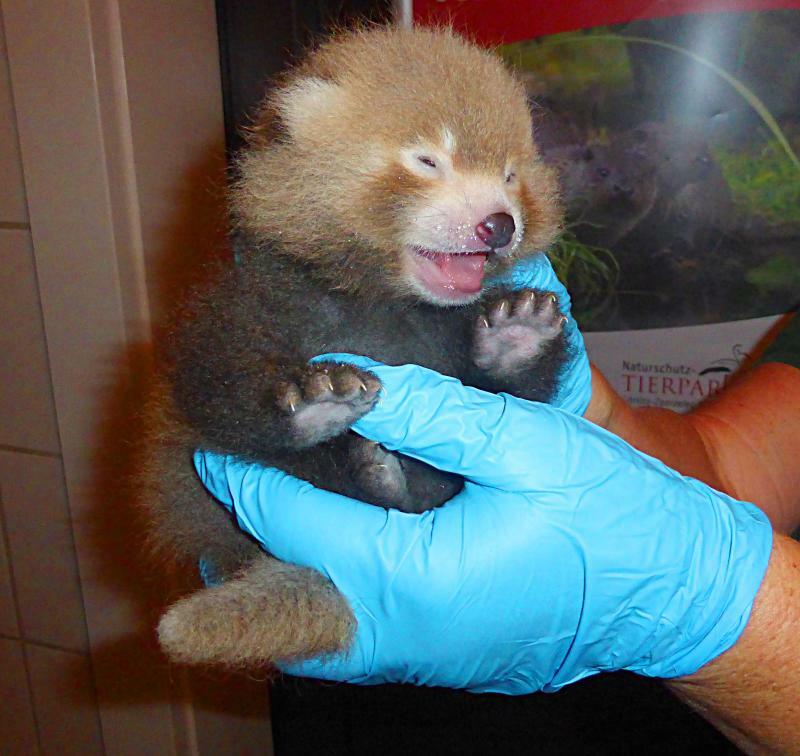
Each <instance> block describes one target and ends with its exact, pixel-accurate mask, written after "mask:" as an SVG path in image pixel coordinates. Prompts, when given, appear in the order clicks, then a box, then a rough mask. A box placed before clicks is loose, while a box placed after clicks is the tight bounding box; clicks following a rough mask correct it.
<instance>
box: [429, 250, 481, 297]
mask: <svg viewBox="0 0 800 756" xmlns="http://www.w3.org/2000/svg"><path fill="white" fill-rule="evenodd" d="M434 262H435V263H436V265H437V267H438V268H439V270H441V271H442V273H444V275H445V276H446V277H447V279H448V282H449V283H450V284H451V285H452V286H453V287H454V288H456V289H458V290H459V291H463V292H473V291H478V290H479V289H480V288H481V283H482V282H483V266H484V265H485V264H486V255H446V254H441V253H440V254H437V255H436V257H435V258H434Z"/></svg>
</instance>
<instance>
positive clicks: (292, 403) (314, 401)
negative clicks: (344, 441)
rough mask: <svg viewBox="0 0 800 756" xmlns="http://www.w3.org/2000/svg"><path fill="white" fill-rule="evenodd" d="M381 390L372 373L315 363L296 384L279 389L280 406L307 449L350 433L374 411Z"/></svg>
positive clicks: (297, 440)
mask: <svg viewBox="0 0 800 756" xmlns="http://www.w3.org/2000/svg"><path fill="white" fill-rule="evenodd" d="M380 388H381V384H380V381H379V380H378V379H377V378H376V377H375V376H374V375H373V374H372V373H368V372H366V371H364V370H359V369H358V368H356V367H354V366H353V365H339V364H336V363H334V362H315V363H313V364H311V365H309V366H308V368H307V369H306V371H305V373H304V374H303V376H302V377H301V378H300V379H299V380H298V381H297V382H296V383H282V384H280V385H279V386H278V387H277V402H278V406H279V407H280V408H281V409H282V410H283V411H284V412H285V413H286V414H287V415H288V416H289V422H290V425H291V433H292V435H293V436H294V439H295V441H296V442H297V444H298V445H299V446H300V447H307V446H313V445H314V444H318V443H321V442H322V441H326V440H327V439H329V438H333V437H334V436H338V435H339V434H340V433H343V432H344V431H346V430H347V429H348V428H349V427H350V425H352V424H353V423H354V422H355V421H356V420H358V418H360V417H361V416H362V415H365V414H366V413H367V412H369V411H370V410H371V409H372V407H373V406H374V404H375V402H376V401H377V399H378V391H380Z"/></svg>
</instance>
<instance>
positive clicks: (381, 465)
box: [350, 437, 410, 511]
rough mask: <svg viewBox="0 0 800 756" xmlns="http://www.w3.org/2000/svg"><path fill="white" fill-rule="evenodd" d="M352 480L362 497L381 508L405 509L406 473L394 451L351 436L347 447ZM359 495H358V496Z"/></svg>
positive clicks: (407, 500) (406, 495)
mask: <svg viewBox="0 0 800 756" xmlns="http://www.w3.org/2000/svg"><path fill="white" fill-rule="evenodd" d="M350 463H351V465H352V469H353V480H355V482H356V483H357V484H358V487H359V489H361V492H362V494H363V496H364V500H365V501H368V502H369V503H370V504H377V505H378V506H381V507H393V508H394V509H401V510H403V511H409V510H408V507H409V505H410V501H409V494H408V487H407V485H406V474H405V472H404V470H403V466H402V464H401V462H400V457H399V456H398V455H397V454H393V453H392V452H389V451H386V449H384V448H383V447H382V446H381V445H380V444H377V443H375V442H374V441H369V440H368V439H366V438H360V437H359V438H355V439H353V443H352V445H351V447H350ZM359 498H360V497H359Z"/></svg>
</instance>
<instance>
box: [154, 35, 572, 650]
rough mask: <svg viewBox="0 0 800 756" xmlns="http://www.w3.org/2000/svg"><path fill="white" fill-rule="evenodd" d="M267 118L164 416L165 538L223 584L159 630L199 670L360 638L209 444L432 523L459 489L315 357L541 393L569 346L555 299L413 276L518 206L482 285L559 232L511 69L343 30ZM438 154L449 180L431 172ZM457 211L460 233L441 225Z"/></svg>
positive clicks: (437, 42)
mask: <svg viewBox="0 0 800 756" xmlns="http://www.w3.org/2000/svg"><path fill="white" fill-rule="evenodd" d="M376 53H379V55H378V56H377V57H376ZM434 82H435V84H436V87H432V86H431V85H432V84H433V83H434ZM264 114H265V115H264V117H265V118H266V119H268V122H265V124H264V129H263V130H260V131H259V130H257V131H256V135H255V137H254V139H253V144H252V146H251V148H250V149H249V150H248V151H247V152H246V153H245V155H244V156H243V158H242V160H241V163H240V169H241V177H240V180H239V182H238V185H237V187H236V189H235V192H234V197H233V206H234V210H235V219H236V225H237V227H238V230H237V232H236V234H235V236H234V245H235V250H236V253H237V255H236V257H237V261H238V264H236V265H231V266H228V267H225V268H223V269H222V270H220V272H219V275H218V276H217V281H216V283H215V284H214V286H212V287H210V288H207V289H205V290H204V291H202V292H198V293H197V294H196V295H195V296H194V297H193V298H192V299H191V301H190V303H189V305H188V307H187V308H186V309H185V310H184V311H183V312H182V313H181V316H180V317H179V318H178V319H176V321H175V325H174V327H173V329H172V333H171V337H170V338H169V340H168V342H167V344H166V348H165V350H164V351H165V354H166V360H165V369H164V375H165V376H166V381H167V383H168V386H169V388H168V390H166V391H165V392H163V393H157V395H156V399H155V400H154V403H153V407H152V408H151V416H152V418H153V419H152V422H151V426H152V430H153V432H152V434H151V444H150V456H151V462H150V464H149V466H148V470H147V473H146V480H145V483H146V489H147V490H146V499H147V500H148V501H147V502H146V503H147V505H148V506H149V508H150V511H151V515H152V520H153V523H154V528H153V532H154V539H155V541H156V542H157V543H161V544H162V550H163V551H166V552H169V553H170V555H171V556H173V557H174V558H177V559H183V560H186V561H188V562H190V563H191V562H194V561H196V560H197V559H201V558H202V559H205V560H206V561H207V562H210V563H212V564H213V566H214V568H215V569H216V570H218V571H219V572H220V573H221V577H222V578H223V581H224V582H222V583H221V584H220V585H218V586H216V587H214V588H211V589H206V590H203V591H199V592H197V593H195V594H193V595H191V596H189V597H188V598H186V599H183V600H181V601H180V602H178V603H177V604H176V605H174V606H173V607H172V608H171V609H170V610H169V611H168V612H167V614H166V615H165V617H164V618H163V620H162V622H161V625H160V628H159V633H160V639H161V642H162V645H163V646H164V647H165V649H166V650H167V651H168V653H169V654H170V655H171V656H172V657H173V658H176V659H179V660H183V661H189V662H195V663H197V662H199V663H209V662H210V663H222V664H226V665H229V666H253V665H259V664H264V663H270V662H274V661H276V660H287V659H293V658H302V657H308V656H314V655H318V654H320V653H324V652H332V651H337V650H341V649H343V648H346V646H347V644H348V641H349V638H350V636H351V634H352V631H353V626H354V622H353V618H352V615H351V614H350V611H349V609H348V607H347V604H346V602H345V601H344V599H343V598H342V597H341V596H340V595H339V594H338V593H337V592H336V591H335V590H333V588H332V587H331V586H330V584H329V583H327V581H325V580H324V579H323V577H322V576H321V575H319V574H317V573H315V572H313V571H311V570H306V569H300V568H297V567H292V566H287V565H283V564H280V563H278V562H276V561H275V560H273V559H272V558H270V557H269V556H267V555H264V554H263V553H262V552H260V551H259V550H258V549H257V548H256V546H255V545H254V543H253V541H252V540H251V539H250V538H248V537H247V536H245V535H243V534H242V533H241V532H239V531H238V530H237V529H236V528H235V527H234V526H233V524H232V520H231V518H230V516H229V515H228V514H227V513H226V512H225V511H224V510H222V509H221V508H220V507H219V506H218V505H216V504H213V503H212V501H211V500H210V499H209V497H208V495H207V494H205V492H204V491H203V490H202V488H201V487H200V485H199V483H198V481H197V479H196V477H195V476H194V474H193V470H192V466H191V453H192V451H193V450H194V449H195V448H198V447H202V448H208V449H213V450H217V451H221V452H226V453H234V454H237V455H239V456H241V457H244V458H247V459H251V460H257V461H260V462H263V463H266V464H269V465H274V466H277V467H279V468H281V469H283V470H286V471H287V472H290V473H293V474H295V475H297V476H298V477H300V478H303V479H305V480H309V481H310V482H312V483H314V484H316V485H318V486H321V487H324V488H326V489H329V490H333V491H337V492H340V493H344V494H347V495H350V496H355V497H357V498H360V499H362V500H364V501H367V502H369V503H374V504H379V505H382V506H393V507H398V508H401V509H406V510H411V511H421V510H424V509H427V508H431V507H434V506H438V505H439V504H441V503H443V502H444V501H446V500H447V499H448V498H450V497H451V496H452V495H453V494H454V493H455V492H456V491H458V490H459V488H460V486H461V481H460V479H459V478H458V477H457V476H452V475H447V474H443V473H440V472H438V471H436V470H433V469H432V468H430V467H427V466H426V465H423V464H421V463H418V462H414V461H412V460H408V459H402V458H400V457H399V456H397V455H390V454H388V453H386V452H384V451H383V450H382V449H381V448H380V447H378V446H376V445H372V444H369V443H368V442H365V441H364V440H363V439H360V438H358V437H357V436H355V435H354V434H352V433H350V432H347V430H346V428H347V426H348V425H349V424H350V423H351V422H353V421H354V420H355V419H357V417H359V416H361V415H362V414H364V413H365V412H367V411H368V410H369V409H370V407H371V406H372V403H373V402H374V401H375V399H376V397H377V390H378V388H379V384H378V383H377V380H376V379H375V378H374V376H371V375H370V374H368V373H362V372H360V371H357V370H354V369H353V368H351V367H337V366H335V365H332V364H330V365H327V366H312V367H309V365H308V361H309V359H310V358H312V357H314V356H316V355H319V354H322V353H326V352H351V353H355V354H363V355H367V356H369V357H372V358H374V359H377V360H379V361H382V362H386V363H389V364H404V363H416V364H421V365H424V366H426V367H429V368H432V369H434V370H437V371H439V372H442V373H445V374H448V375H453V376H456V377H458V378H460V379H461V380H462V381H463V382H464V383H467V384H469V385H472V386H476V387H479V388H482V389H485V390H488V391H508V392H510V393H513V394H515V395H517V396H521V397H525V398H531V399H537V400H542V401H546V400H547V399H549V398H550V397H551V396H552V393H553V391H554V389H555V385H556V382H557V377H558V373H559V370H560V368H561V366H562V365H563V361H564V359H565V352H566V346H565V339H564V337H563V334H562V333H561V326H562V324H563V323H562V318H561V316H560V312H559V311H558V307H557V302H556V301H555V298H554V297H553V296H552V295H550V294H548V293H547V292H533V291H524V292H519V293H517V292H514V293H512V292H508V291H492V292H490V293H487V294H486V295H485V296H483V297H479V295H478V294H475V295H474V296H473V295H471V294H464V295H463V296H462V295H461V294H459V295H458V296H459V297H461V299H459V300H457V301H454V302H453V305H454V306H443V304H444V305H447V302H444V303H443V302H442V301H441V299H442V297H446V296H447V294H446V292H445V294H442V293H441V292H439V291H438V290H434V291H433V293H432V294H430V295H429V294H428V293H427V290H426V289H425V286H426V285H427V284H425V285H423V283H420V280H421V279H419V280H418V277H417V278H415V276H417V273H416V272H415V271H416V270H417V269H416V268H415V267H414V266H415V265H424V264H426V263H425V260H422V261H421V262H420V261H419V260H418V259H417V257H416V253H415V252H414V249H416V248H418V247H422V248H427V247H428V246H429V245H430V244H431V242H430V241H429V240H430V239H431V238H434V240H435V241H436V242H437V245H438V246H437V247H435V249H436V250H442V254H446V255H450V256H453V255H456V256H457V255H458V254H460V249H461V247H459V244H462V243H473V242H474V239H472V236H470V235H471V234H473V230H472V229H473V227H474V226H475V223H476V218H477V219H478V220H480V218H481V217H483V215H484V214H486V213H489V214H491V213H495V212H505V213H506V214H509V215H513V218H514V228H515V231H514V236H513V241H512V242H509V243H508V245H507V247H504V248H501V249H498V250H497V251H496V252H492V253H491V254H488V257H487V261H486V276H487V278H488V276H490V275H492V274H493V273H496V272H499V271H502V270H503V269H504V268H506V267H508V266H509V265H510V264H511V263H512V262H513V261H514V260H515V259H519V258H520V257H523V256H526V255H528V254H531V252H533V251H534V250H536V249H540V248H542V247H543V246H545V245H546V244H547V243H548V242H549V241H550V240H551V239H552V237H553V235H554V233H555V231H556V229H557V224H558V217H559V215H558V209H557V206H556V203H555V198H554V197H555V189H554V182H553V178H552V175H551V173H550V172H549V170H548V169H546V168H545V167H544V166H543V165H542V164H541V163H540V161H539V158H538V155H537V153H536V150H535V148H534V146H533V144H532V141H531V136H530V124H529V117H528V114H527V108H526V105H525V100H524V93H523V92H522V90H521V87H520V86H519V84H518V83H517V82H516V81H515V80H514V79H512V78H511V77H510V76H509V75H508V73H507V72H505V70H504V69H503V68H502V66H501V65H500V63H499V62H498V61H497V60H496V59H494V58H493V57H492V56H490V55H488V54H487V53H485V52H483V51H481V50H479V49H477V48H475V47H473V46H471V45H468V44H466V43H465V42H464V41H463V40H461V39H459V38H458V37H456V36H455V35H453V34H452V33H451V32H449V31H447V30H438V31H420V30H417V31H401V30H389V29H376V30H372V31H368V32H359V33H355V34H349V35H343V36H342V37H341V38H340V39H338V40H335V41H334V42H333V43H330V44H328V45H325V46H323V47H322V48H321V50H320V52H318V53H317V54H316V55H312V56H311V58H310V59H309V61H308V62H306V63H305V64H303V65H302V66H300V68H299V69H298V70H297V71H296V72H295V73H294V74H293V75H291V76H289V77H287V79H286V80H285V81H284V83H283V85H282V86H281V87H280V88H279V90H278V91H277V93H276V94H274V95H273V96H272V98H271V100H270V101H269V105H268V106H267V107H266V108H265V110H264ZM267 133H269V134H270V135H271V136H270V138H266V137H265V136H264V134H267ZM429 154H430V155H434V156H435V163H436V166H437V169H436V171H435V172H430V171H428V168H427V167H425V165H423V167H420V166H419V165H418V164H417V162H416V161H417V155H421V156H422V157H427V156H428V155H429ZM431 162H434V161H431ZM442 164H445V165H446V166H449V167H448V168H447V170H446V171H445V170H444V169H442V168H441V165H442ZM509 166H511V167H509ZM428 174H430V175H428ZM453 195H457V197H456V199H455V200H454V199H453ZM462 196H463V202H462ZM487 198H488V199H487ZM459 203H462V204H459ZM481 203H483V204H481ZM475 207H478V208H479V209H480V207H485V208H487V209H484V210H480V212H478V210H475ZM431 208H432V210H431ZM454 208H455V209H454ZM429 212H436V213H439V215H437V216H436V218H435V219H434V220H431V219H430V218H429V217H427V214H428V213H429ZM475 212H478V215H477V216H475V215H474V213H475ZM470 213H472V215H470ZM459 214H463V216H464V218H466V221H465V223H461V224H459V223H458V222H455V221H451V220H450V221H448V220H447V218H449V217H451V216H453V215H454V216H455V217H456V218H459V217H460V215H459ZM487 217H488V216H487ZM440 218H443V219H444V220H440ZM448 224H449V225H448ZM465 224H466V225H465ZM440 227H444V230H443V231H440ZM465 227H467V231H466V232H465V231H464V228H465ZM414 234H417V236H414ZM473 235H474V234H473ZM417 239H421V240H422V241H419V242H418V241H417ZM464 240H466V242H465V241H464ZM431 254H439V252H435V253H431ZM481 254H483V253H481ZM434 272H435V271H434ZM459 291H460V290H459ZM437 292H438V293H437ZM479 364H480V367H479V366H478V365H479ZM312 447H313V448H312Z"/></svg>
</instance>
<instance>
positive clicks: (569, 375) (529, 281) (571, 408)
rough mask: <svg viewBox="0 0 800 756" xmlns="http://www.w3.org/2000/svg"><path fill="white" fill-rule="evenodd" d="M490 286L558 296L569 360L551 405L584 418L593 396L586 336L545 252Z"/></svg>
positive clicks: (497, 279)
mask: <svg viewBox="0 0 800 756" xmlns="http://www.w3.org/2000/svg"><path fill="white" fill-rule="evenodd" d="M489 283H490V284H503V285H505V286H511V287H513V288H515V289H524V288H530V289H543V290H544V291H552V292H554V293H555V294H556V295H557V296H558V302H559V305H560V306H561V311H562V312H563V313H564V315H566V316H567V322H566V324H565V326H564V333H565V334H566V337H567V342H568V344H569V359H568V361H567V363H566V365H564V369H563V371H562V373H561V375H560V376H559V389H558V394H557V395H556V396H555V397H554V398H553V400H552V401H551V402H550V403H551V404H552V405H553V406H554V407H560V408H561V409H563V410H566V411H567V412H572V413H573V414H575V415H583V413H584V412H586V408H587V407H588V406H589V400H590V399H591V396H592V373H591V370H590V369H589V358H588V356H587V354H586V347H585V346H584V343H583V336H581V332H580V330H579V329H578V324H577V323H576V322H575V318H573V317H572V300H571V299H570V296H569V293H568V292H567V290H566V288H565V287H564V284H562V283H561V281H559V280H558V277H557V276H556V273H555V271H554V270H553V266H552V265H551V264H550V260H549V259H548V258H547V256H546V255H545V254H544V253H543V252H542V253H539V254H536V255H534V256H533V257H529V258H527V259H525V260H522V261H521V262H519V263H517V264H516V265H515V266H514V267H513V268H512V269H511V270H510V271H509V272H508V273H507V274H506V275H504V276H502V277H500V278H496V279H494V280H492V281H490V282H489Z"/></svg>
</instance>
